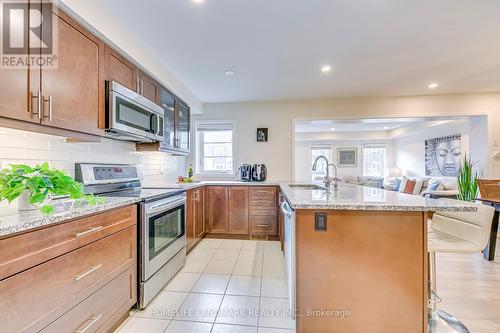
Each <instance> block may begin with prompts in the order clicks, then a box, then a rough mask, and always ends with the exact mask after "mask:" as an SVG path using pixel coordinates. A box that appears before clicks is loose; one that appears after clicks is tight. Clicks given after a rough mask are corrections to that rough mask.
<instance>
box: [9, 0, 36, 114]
mask: <svg viewBox="0 0 500 333" xmlns="http://www.w3.org/2000/svg"><path fill="white" fill-rule="evenodd" d="M30 6H31V8H34V9H35V8H36V9H40V3H33V4H30ZM28 15H29V12H28ZM28 21H29V20H28ZM27 25H28V23H27V22H25V27H24V28H25V29H26V30H28V26H27ZM35 41H36V39H35V38H33V39H32V40H30V41H28V34H25V39H24V45H28V44H29V46H30V47H32V48H39V47H40V43H39V42H38V44H35ZM30 56H31V54H30ZM33 56H37V54H33ZM40 89H41V87H40V69H30V68H17V67H16V68H13V69H6V68H2V69H0V116H1V117H7V118H11V119H17V120H23V121H28V122H33V123H40V118H39V117H38V114H37V113H38V108H39V104H38V97H39V93H40V100H41V91H40Z"/></svg>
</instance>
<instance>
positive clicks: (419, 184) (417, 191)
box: [412, 178, 425, 195]
mask: <svg viewBox="0 0 500 333" xmlns="http://www.w3.org/2000/svg"><path fill="white" fill-rule="evenodd" d="M414 181H415V187H414V188H413V193H412V194H414V195H420V192H422V187H423V186H424V182H425V179H423V178H419V179H414Z"/></svg>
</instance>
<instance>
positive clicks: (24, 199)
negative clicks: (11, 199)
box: [17, 191, 38, 211]
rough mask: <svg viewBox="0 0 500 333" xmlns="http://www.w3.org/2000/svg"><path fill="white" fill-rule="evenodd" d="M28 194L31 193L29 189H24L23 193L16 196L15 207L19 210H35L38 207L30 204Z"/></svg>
mask: <svg viewBox="0 0 500 333" xmlns="http://www.w3.org/2000/svg"><path fill="white" fill-rule="evenodd" d="M30 195H31V193H30V192H29V191H24V192H23V194H21V195H20V196H19V197H18V198H17V209H18V210H20V211H26V210H35V209H38V208H36V207H35V206H33V205H32V204H30Z"/></svg>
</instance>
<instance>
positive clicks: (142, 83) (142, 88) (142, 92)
mask: <svg viewBox="0 0 500 333" xmlns="http://www.w3.org/2000/svg"><path fill="white" fill-rule="evenodd" d="M139 82H140V83H141V95H144V79H142V80H141V81H139Z"/></svg>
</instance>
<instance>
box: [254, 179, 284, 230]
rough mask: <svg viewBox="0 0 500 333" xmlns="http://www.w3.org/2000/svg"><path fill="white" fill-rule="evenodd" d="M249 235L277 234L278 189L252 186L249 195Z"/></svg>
mask: <svg viewBox="0 0 500 333" xmlns="http://www.w3.org/2000/svg"><path fill="white" fill-rule="evenodd" d="M249 205H250V206H249V214H250V234H251V235H256V236H274V235H277V234H278V188H277V187H271V186H252V187H250V194H249Z"/></svg>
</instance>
